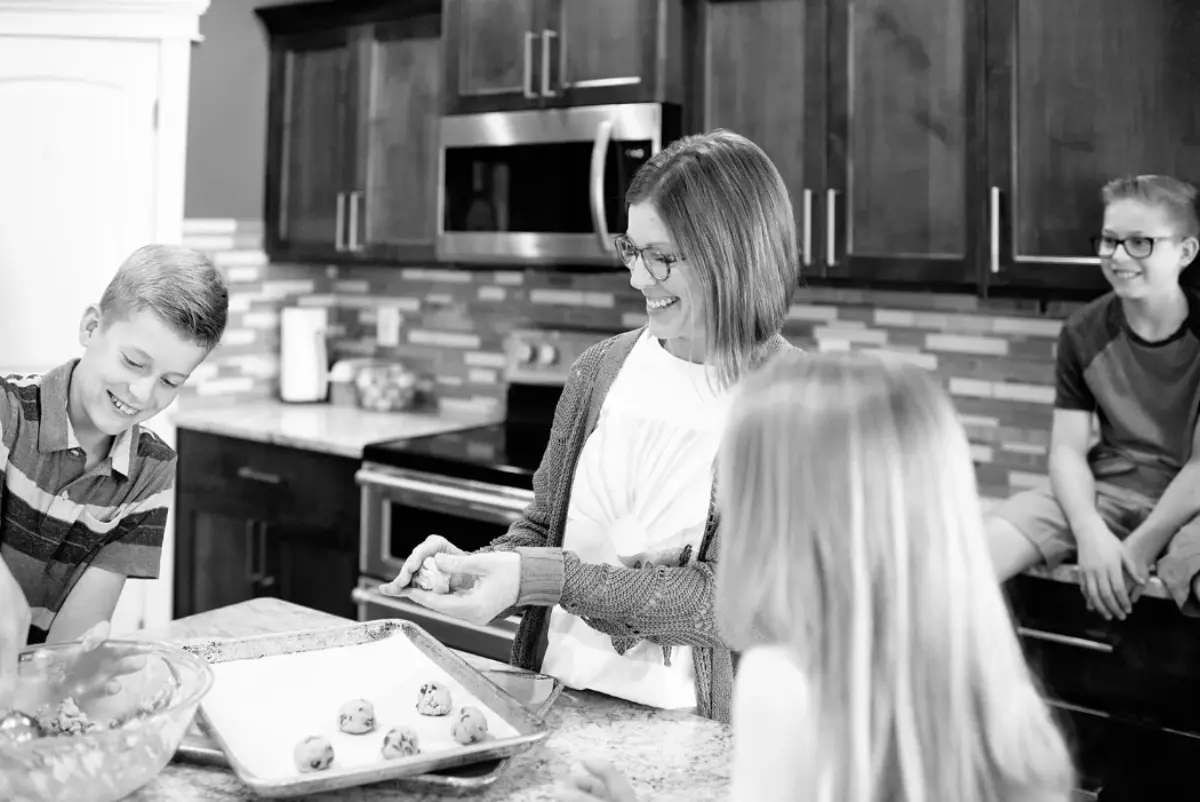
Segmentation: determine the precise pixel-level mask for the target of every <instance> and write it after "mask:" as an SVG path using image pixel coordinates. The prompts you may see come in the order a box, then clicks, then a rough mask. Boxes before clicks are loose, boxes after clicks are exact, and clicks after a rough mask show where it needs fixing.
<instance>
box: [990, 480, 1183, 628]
mask: <svg viewBox="0 0 1200 802" xmlns="http://www.w3.org/2000/svg"><path fill="white" fill-rule="evenodd" d="M1155 503H1156V501H1155V500H1154V499H1152V498H1150V497H1148V496H1145V495H1143V494H1141V493H1138V492H1137V491H1135V490H1130V489H1128V488H1124V487H1120V486H1118V485H1114V484H1112V483H1111V482H1106V481H1104V480H1102V479H1098V480H1096V510H1097V511H1098V512H1099V513H1100V518H1101V519H1102V520H1103V521H1104V523H1105V524H1107V525H1108V528H1109V529H1110V530H1112V533H1113V534H1114V535H1116V536H1117V537H1119V538H1120V539H1122V540H1124V539H1125V538H1127V537H1129V535H1130V533H1131V532H1133V530H1135V529H1137V528H1138V527H1139V526H1140V525H1141V524H1142V522H1143V521H1145V520H1146V516H1148V515H1149V514H1150V512H1151V510H1153V509H1154V505H1155ZM990 515H993V516H995V517H997V518H1002V519H1004V520H1005V521H1008V522H1009V523H1010V524H1012V525H1013V526H1014V527H1016V529H1017V531H1018V532H1020V533H1021V534H1023V535H1024V536H1025V537H1027V538H1028V539H1029V541H1030V542H1031V543H1033V545H1034V546H1035V547H1036V548H1037V550H1038V552H1039V553H1040V554H1041V555H1042V559H1043V560H1045V561H1046V565H1048V566H1049V567H1051V568H1054V567H1056V566H1057V565H1059V564H1060V563H1062V562H1063V561H1064V560H1066V559H1067V558H1068V557H1071V558H1073V557H1074V555H1075V535H1074V534H1072V532H1071V526H1070V524H1068V523H1067V515H1066V513H1064V512H1063V509H1062V507H1061V506H1060V505H1059V503H1058V500H1057V499H1056V498H1055V497H1054V491H1052V490H1051V489H1050V484H1049V482H1047V483H1046V484H1045V485H1043V486H1042V487H1039V488H1037V489H1035V490H1027V491H1025V492H1023V493H1018V494H1017V495H1015V496H1013V497H1012V498H1010V499H1008V500H1007V501H1004V502H1002V503H1000V504H999V505H997V506H996V507H994V508H993V509H992V511H991V513H990ZM1156 573H1157V574H1158V578H1159V579H1161V580H1162V583H1163V585H1165V586H1166V588H1167V590H1168V591H1169V592H1170V594H1171V598H1173V599H1174V600H1175V603H1176V604H1177V605H1179V609H1180V610H1183V611H1184V612H1185V613H1188V614H1190V615H1196V616H1200V603H1197V600H1196V599H1195V597H1194V596H1193V595H1192V580H1193V579H1194V578H1195V576H1196V575H1197V574H1200V517H1196V518H1193V519H1192V520H1190V521H1188V522H1187V523H1185V524H1184V525H1183V526H1182V527H1181V528H1180V530H1179V531H1178V532H1177V533H1176V534H1175V536H1174V537H1173V538H1171V542H1170V543H1169V544H1168V545H1167V550H1166V552H1165V553H1164V554H1163V555H1162V557H1160V558H1159V560H1158V565H1157V567H1156Z"/></svg>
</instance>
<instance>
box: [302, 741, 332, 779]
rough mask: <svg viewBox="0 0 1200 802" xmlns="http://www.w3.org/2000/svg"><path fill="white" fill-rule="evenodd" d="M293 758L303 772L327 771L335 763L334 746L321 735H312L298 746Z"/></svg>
mask: <svg viewBox="0 0 1200 802" xmlns="http://www.w3.org/2000/svg"><path fill="white" fill-rule="evenodd" d="M293 756H294V757H295V760H296V768H298V769H300V771H302V772H305V773H307V772H310V771H325V769H327V768H329V765H330V764H331V763H333V744H331V743H329V741H327V740H326V739H324V738H322V737H321V736H320V735H310V736H308V737H307V738H305V739H304V740H303V741H301V742H300V743H298V744H296V751H295V752H294V753H293Z"/></svg>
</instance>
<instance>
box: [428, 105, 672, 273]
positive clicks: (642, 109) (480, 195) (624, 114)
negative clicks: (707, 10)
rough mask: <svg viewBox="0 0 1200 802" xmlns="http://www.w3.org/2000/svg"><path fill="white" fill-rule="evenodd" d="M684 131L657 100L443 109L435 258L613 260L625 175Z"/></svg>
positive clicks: (629, 176)
mask: <svg viewBox="0 0 1200 802" xmlns="http://www.w3.org/2000/svg"><path fill="white" fill-rule="evenodd" d="M680 133H681V131H680V110H679V107H678V106H671V105H665V104H658V103H641V104H629V105H614V106H581V107H576V108H565V109H545V110H536V111H512V112H492V113H488V114H465V115H453V116H447V117H443V118H442V121H441V145H440V152H439V162H438V206H439V209H438V211H439V215H438V232H437V253H438V257H439V258H440V259H443V260H450V261H464V262H488V263H492V262H499V263H504V262H517V263H537V262H546V263H555V264H613V265H615V264H616V263H617V262H616V256H615V253H614V252H613V246H612V241H611V238H612V235H614V234H619V233H622V232H624V231H625V190H626V189H627V188H628V186H629V181H630V180H631V179H632V178H633V175H634V173H636V172H637V170H638V168H639V167H641V166H642V165H643V164H644V163H645V162H646V161H648V160H649V159H650V157H651V156H653V155H654V154H655V153H657V152H658V151H659V150H661V149H662V146H663V145H664V144H667V143H669V142H671V141H672V140H674V139H677V138H678V137H679V135H680Z"/></svg>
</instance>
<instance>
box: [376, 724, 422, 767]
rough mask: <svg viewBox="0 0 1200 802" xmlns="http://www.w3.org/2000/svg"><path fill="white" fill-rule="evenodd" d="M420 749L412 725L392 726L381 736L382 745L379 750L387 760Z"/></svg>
mask: <svg viewBox="0 0 1200 802" xmlns="http://www.w3.org/2000/svg"><path fill="white" fill-rule="evenodd" d="M420 751H421V746H420V744H419V743H417V733H416V730H414V729H413V728H412V727H392V728H391V729H390V730H388V732H387V735H385V736H383V746H382V747H380V749H379V752H380V754H382V755H383V756H384V757H386V758H387V759H388V760H394V759H395V758H398V757H408V756H409V755H415V754H417V753H419V752H420Z"/></svg>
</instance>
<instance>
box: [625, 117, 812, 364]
mask: <svg viewBox="0 0 1200 802" xmlns="http://www.w3.org/2000/svg"><path fill="white" fill-rule="evenodd" d="M625 201H626V202H627V203H629V204H630V205H632V204H635V203H644V202H649V203H651V204H653V206H654V208H655V209H656V210H657V211H658V214H659V217H661V218H662V221H663V223H664V224H665V225H666V227H667V230H668V231H670V232H671V237H672V238H673V239H674V241H675V242H674V244H675V246H676V247H678V248H679V250H680V252H681V253H683V254H684V255H685V256H686V262H687V266H688V269H690V270H693V271H695V275H696V279H697V283H698V284H699V286H700V289H701V292H702V293H703V296H704V297H703V299H702V303H703V305H704V312H705V321H704V323H705V334H706V338H707V339H706V349H707V354H708V360H707V361H708V362H709V363H710V364H712V365H714V366H715V367H716V369H717V376H718V379H719V380H720V382H721V383H722V384H723V385H725V386H729V385H732V384H733V383H734V382H736V381H737V380H738V379H739V378H740V377H741V376H742V375H744V374H745V373H746V372H747V371H748V370H749V369H750V367H752V365H753V362H754V353H755V349H756V348H757V347H758V346H760V345H762V344H763V343H764V342H766V341H767V340H769V339H770V338H771V337H774V336H775V335H776V334H778V333H779V331H780V330H781V329H782V328H783V324H784V321H785V320H786V319H787V313H788V309H789V308H791V303H792V296H793V294H794V293H795V290H796V284H797V282H798V281H799V270H800V250H799V243H798V240H797V237H796V220H795V217H794V215H793V212H792V202H791V199H790V198H789V197H788V191H787V187H786V186H785V185H784V183H783V177H782V176H781V175H780V174H779V170H778V169H776V167H775V165H774V164H773V163H772V162H771V160H770V159H769V158H768V157H767V154H766V153H764V152H763V150H762V148H760V147H759V146H758V145H755V144H754V143H753V142H751V141H750V140H749V139H746V138H745V137H744V136H740V135H739V134H735V133H733V132H732V131H726V130H723V129H717V130H714V131H711V132H709V133H707V134H695V135H693V136H686V137H683V138H682V139H678V140H676V141H674V142H672V143H671V144H670V145H668V146H667V147H666V148H664V149H663V150H661V151H659V152H658V153H656V154H655V155H654V156H653V157H652V158H651V159H650V161H648V162H646V163H645V164H644V165H642V167H641V168H640V169H639V170H638V172H637V174H636V175H635V176H634V177H633V180H632V181H631V182H630V183H629V189H628V190H627V191H626V193H625Z"/></svg>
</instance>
